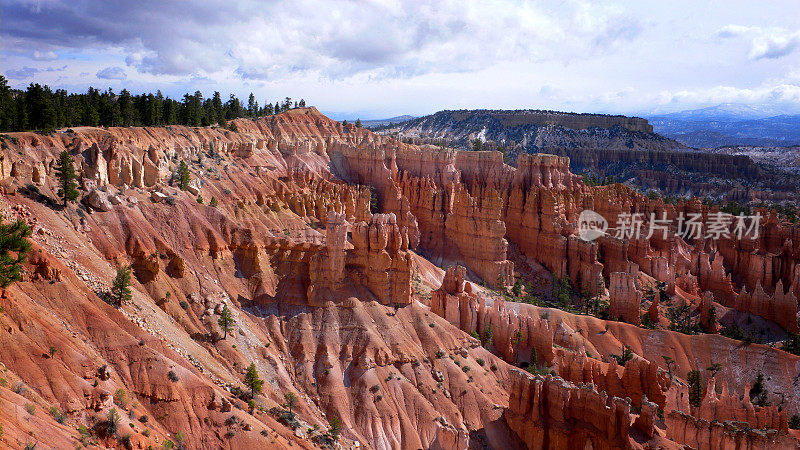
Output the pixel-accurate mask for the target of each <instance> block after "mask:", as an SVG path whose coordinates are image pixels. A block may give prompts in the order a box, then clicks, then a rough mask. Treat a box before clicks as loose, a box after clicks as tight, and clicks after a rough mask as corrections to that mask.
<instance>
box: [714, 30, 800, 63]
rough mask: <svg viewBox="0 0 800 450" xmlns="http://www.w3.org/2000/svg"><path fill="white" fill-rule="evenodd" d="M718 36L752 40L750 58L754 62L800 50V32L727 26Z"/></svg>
mask: <svg viewBox="0 0 800 450" xmlns="http://www.w3.org/2000/svg"><path fill="white" fill-rule="evenodd" d="M717 36H719V37H721V38H737V37H746V38H748V39H749V40H750V52H749V54H748V57H749V58H750V59H752V60H758V59H764V58H766V59H777V58H781V57H784V56H786V55H788V54H790V53H792V52H794V51H795V50H796V49H798V48H800V30H797V31H790V30H788V29H786V28H774V27H772V28H761V27H746V26H741V25H727V26H725V27H722V28H721V29H720V30H719V31H718V32H717Z"/></svg>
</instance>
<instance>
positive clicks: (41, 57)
mask: <svg viewBox="0 0 800 450" xmlns="http://www.w3.org/2000/svg"><path fill="white" fill-rule="evenodd" d="M33 59H34V60H36V61H55V60H56V59H58V55H56V52H54V51H52V50H50V51H47V52H40V51H38V50H35V51H34V52H33Z"/></svg>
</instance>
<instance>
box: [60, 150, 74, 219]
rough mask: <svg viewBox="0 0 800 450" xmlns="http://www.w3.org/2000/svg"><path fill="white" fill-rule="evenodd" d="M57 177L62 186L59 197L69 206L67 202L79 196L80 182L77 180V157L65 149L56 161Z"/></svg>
mask: <svg viewBox="0 0 800 450" xmlns="http://www.w3.org/2000/svg"><path fill="white" fill-rule="evenodd" d="M55 169H56V178H58V182H59V185H60V186H61V188H60V189H59V190H58V197H59V198H60V199H61V200H62V201H63V202H64V206H67V202H70V201H74V200H76V199H77V198H78V183H76V182H75V159H74V158H73V157H72V155H71V154H70V153H69V151H67V150H64V151H63V152H61V155H60V156H59V157H58V163H56V168H55Z"/></svg>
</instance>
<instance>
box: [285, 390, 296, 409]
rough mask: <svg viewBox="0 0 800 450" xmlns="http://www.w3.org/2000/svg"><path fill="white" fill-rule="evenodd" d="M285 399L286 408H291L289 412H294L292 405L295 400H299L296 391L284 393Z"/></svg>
mask: <svg viewBox="0 0 800 450" xmlns="http://www.w3.org/2000/svg"><path fill="white" fill-rule="evenodd" d="M283 398H284V400H286V409H288V410H289V414H291V413H292V406H294V404H295V402H297V396H296V395H294V392H287V393H285V394H283Z"/></svg>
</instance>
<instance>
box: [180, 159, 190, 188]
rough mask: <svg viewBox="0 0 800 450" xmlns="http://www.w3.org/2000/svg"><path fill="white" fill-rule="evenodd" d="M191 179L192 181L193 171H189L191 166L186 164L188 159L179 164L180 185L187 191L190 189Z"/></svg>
mask: <svg viewBox="0 0 800 450" xmlns="http://www.w3.org/2000/svg"><path fill="white" fill-rule="evenodd" d="M190 181H192V173H191V172H189V166H187V165H186V161H181V164H180V165H179V166H178V186H179V187H180V188H181V190H183V191H185V190H186V189H189V182H190Z"/></svg>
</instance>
